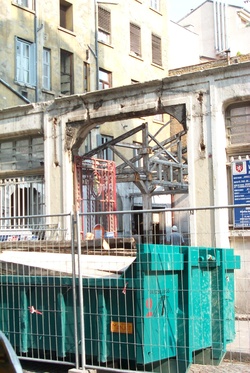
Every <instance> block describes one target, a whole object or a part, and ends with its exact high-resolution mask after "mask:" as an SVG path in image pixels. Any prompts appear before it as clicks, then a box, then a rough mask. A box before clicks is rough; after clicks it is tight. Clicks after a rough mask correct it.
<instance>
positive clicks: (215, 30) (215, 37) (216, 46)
mask: <svg viewBox="0 0 250 373" xmlns="http://www.w3.org/2000/svg"><path fill="white" fill-rule="evenodd" d="M216 3H217V2H216V1H214V3H213V5H214V47H215V52H216V53H217V52H218V28H217V10H216V6H217V5H216Z"/></svg>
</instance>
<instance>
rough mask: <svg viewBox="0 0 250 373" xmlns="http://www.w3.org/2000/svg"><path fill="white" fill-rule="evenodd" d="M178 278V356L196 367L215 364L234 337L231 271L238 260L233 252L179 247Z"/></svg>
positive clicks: (238, 266) (238, 265)
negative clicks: (181, 267) (181, 259)
mask: <svg viewBox="0 0 250 373" xmlns="http://www.w3.org/2000/svg"><path fill="white" fill-rule="evenodd" d="M180 252H181V253H183V255H184V271H183V276H182V277H180V278H179V286H178V287H179V292H180V293H179V306H180V309H181V311H182V313H183V315H184V316H183V323H181V328H180V330H179V332H180V333H179V335H180V338H179V340H178V344H179V356H180V354H181V355H182V356H183V358H184V359H188V360H189V361H193V362H194V363H198V364H212V365H218V364H219V363H220V362H221V360H222V359H223V357H224V355H225V353H226V345H227V344H228V343H230V342H232V341H233V339H234V337H235V310H234V270H235V269H239V268H240V258H239V256H235V255H234V252H233V250H232V249H220V248H204V247H181V248H180Z"/></svg>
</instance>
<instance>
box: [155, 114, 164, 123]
mask: <svg viewBox="0 0 250 373" xmlns="http://www.w3.org/2000/svg"><path fill="white" fill-rule="evenodd" d="M154 120H155V121H157V122H161V123H163V122H164V114H156V115H154Z"/></svg>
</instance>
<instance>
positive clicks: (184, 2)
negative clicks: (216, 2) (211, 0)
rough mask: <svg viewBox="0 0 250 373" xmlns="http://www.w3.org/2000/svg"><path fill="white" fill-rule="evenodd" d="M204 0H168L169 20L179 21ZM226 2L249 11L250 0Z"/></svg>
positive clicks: (228, 0) (227, 0)
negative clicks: (247, 1) (246, 1)
mask: <svg viewBox="0 0 250 373" xmlns="http://www.w3.org/2000/svg"><path fill="white" fill-rule="evenodd" d="M204 1H205V0H168V3H169V8H170V19H171V21H175V22H176V21H179V20H180V19H181V18H182V17H184V16H185V15H186V14H188V13H189V12H190V11H191V9H195V8H197V7H198V6H199V5H201V4H202V3H204ZM225 2H226V3H227V4H230V5H237V6H240V7H243V8H245V9H247V10H249V11H250V1H249V3H245V2H244V0H226V1H225Z"/></svg>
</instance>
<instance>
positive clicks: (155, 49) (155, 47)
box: [152, 35, 162, 66]
mask: <svg viewBox="0 0 250 373" xmlns="http://www.w3.org/2000/svg"><path fill="white" fill-rule="evenodd" d="M152 62H153V63H155V64H156V65H160V66H162V55H161V38H159V37H158V36H156V35H152Z"/></svg>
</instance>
